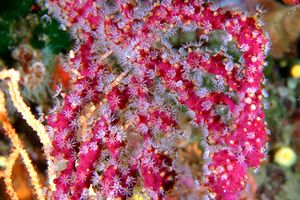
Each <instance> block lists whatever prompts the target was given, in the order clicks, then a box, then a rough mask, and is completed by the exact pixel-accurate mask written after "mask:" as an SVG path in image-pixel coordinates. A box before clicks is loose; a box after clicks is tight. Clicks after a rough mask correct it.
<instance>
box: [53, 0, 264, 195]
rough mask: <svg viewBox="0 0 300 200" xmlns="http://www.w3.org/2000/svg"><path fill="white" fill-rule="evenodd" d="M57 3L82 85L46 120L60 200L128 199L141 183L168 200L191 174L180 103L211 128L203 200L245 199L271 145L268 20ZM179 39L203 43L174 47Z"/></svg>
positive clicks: (128, 4)
mask: <svg viewBox="0 0 300 200" xmlns="http://www.w3.org/2000/svg"><path fill="white" fill-rule="evenodd" d="M48 3H49V5H48V7H49V8H50V10H51V12H52V13H53V15H54V16H55V17H56V18H57V19H59V20H60V22H61V23H62V27H63V28H70V29H71V32H72V34H73V37H74V39H75V40H76V45H75V47H74V50H72V51H71V52H70V59H69V62H68V63H67V64H66V66H65V68H66V69H67V70H68V71H69V72H70V73H71V74H72V75H73V80H74V81H73V83H72V89H71V91H70V92H69V93H68V94H66V95H65V96H63V102H62V104H61V105H57V106H56V107H55V108H54V109H53V111H52V113H51V114H50V115H49V117H48V124H49V127H48V130H49V132H50V135H51V140H52V145H53V148H52V156H53V157H54V159H53V161H54V163H55V168H56V172H57V177H56V179H55V184H56V191H55V192H54V197H55V199H63V198H71V199H79V198H80V197H82V198H84V197H86V196H88V195H91V191H93V192H94V193H96V194H97V195H98V196H102V197H104V198H108V199H116V198H119V199H126V198H127V197H131V196H132V192H133V188H134V187H135V186H136V185H137V184H138V185H141V186H143V188H144V189H145V190H146V191H147V192H148V194H149V196H150V197H151V198H153V199H164V197H165V195H166V193H167V192H169V191H171V190H172V189H173V187H174V186H176V187H180V186H179V185H176V182H177V180H178V177H179V176H181V175H183V174H182V170H181V167H180V164H179V163H178V161H177V159H176V148H175V147H176V141H177V140H179V139H182V138H184V137H185V134H184V133H183V131H182V130H181V129H180V126H179V124H178V120H177V114H178V113H179V112H180V110H181V108H182V107H184V108H186V110H187V112H188V113H189V114H190V115H191V117H192V124H193V125H195V126H197V127H200V128H201V130H202V131H201V133H199V134H202V135H203V141H202V145H203V148H204V154H203V160H204V161H205V164H204V166H203V179H202V180H200V181H201V185H202V186H206V187H207V188H209V190H208V191H207V195H206V196H205V197H204V198H206V199H210V198H212V199H214V198H216V199H226V200H230V199H236V198H237V197H238V195H239V192H240V191H241V190H243V189H244V188H245V186H246V180H247V175H246V172H247V169H248V168H249V167H252V168H257V167H259V165H260V163H261V162H262V160H263V158H264V157H265V152H264V149H265V144H266V142H267V129H266V125H265V121H264V113H263V110H262V109H263V108H262V104H261V100H262V98H263V95H264V94H265V93H264V91H263V89H262V82H263V81H264V77H263V73H262V70H263V65H264V59H265V54H266V52H267V50H268V47H269V46H268V45H269V44H268V40H267V38H266V36H265V34H264V33H263V31H262V30H261V28H260V23H261V21H260V20H259V19H258V16H248V15H247V14H246V13H243V12H240V11H228V10H224V9H222V8H219V7H218V6H216V5H215V4H212V3H210V2H205V1H201V0H195V1H194V0H188V1H183V0H174V1H171V0H163V1H155V2H154V1H130V0H115V1H102V0H99V1H92V0H75V1H67V0H64V1H59V0H50V1H49V2H48ZM179 33H181V34H183V35H184V34H187V33H194V35H195V37H194V38H193V39H192V40H190V41H188V42H187V43H184V44H179V45H175V44H174V43H172V38H173V37H174V36H175V35H178V34H179ZM214 36H217V38H218V40H219V41H221V44H220V45H219V46H217V47H214V46H213V44H212V38H213V37H214ZM199 159H200V158H199Z"/></svg>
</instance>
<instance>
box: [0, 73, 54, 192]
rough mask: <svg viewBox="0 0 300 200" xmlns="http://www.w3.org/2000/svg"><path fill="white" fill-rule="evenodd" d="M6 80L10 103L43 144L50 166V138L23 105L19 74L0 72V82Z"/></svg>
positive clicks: (51, 179) (51, 181)
mask: <svg viewBox="0 0 300 200" xmlns="http://www.w3.org/2000/svg"><path fill="white" fill-rule="evenodd" d="M6 78H9V79H10V81H9V82H8V86H9V94H10V96H11V99H12V102H13V104H14V106H15V107H16V109H17V110H18V112H19V113H20V114H21V115H22V117H23V118H24V119H25V121H26V122H27V124H28V125H29V126H30V127H31V128H32V129H33V130H34V131H36V133H37V135H38V137H39V139H40V141H41V143H42V144H43V147H44V149H45V156H46V159H47V163H48V166H50V165H51V163H52V162H51V159H50V158H51V157H50V153H49V152H50V148H51V142H50V138H49V136H48V134H47V131H46V129H45V127H44V126H43V125H42V124H41V123H40V121H38V120H37V119H36V118H35V117H34V116H33V114H32V113H31V111H30V108H29V107H28V106H27V105H26V104H25V103H24V101H23V98H22V96H21V94H20V90H19V85H18V82H19V80H20V74H19V72H18V71H16V70H13V69H10V70H3V71H1V72H0V80H1V79H2V80H4V79H6ZM52 169H53V167H49V168H48V177H49V186H50V189H51V190H52V191H53V189H54V184H53V179H54V172H52V171H53V170H52Z"/></svg>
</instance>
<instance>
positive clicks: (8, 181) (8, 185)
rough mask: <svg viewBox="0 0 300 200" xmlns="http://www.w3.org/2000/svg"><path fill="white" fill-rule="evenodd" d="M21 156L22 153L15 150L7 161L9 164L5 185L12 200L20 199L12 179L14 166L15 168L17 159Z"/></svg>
mask: <svg viewBox="0 0 300 200" xmlns="http://www.w3.org/2000/svg"><path fill="white" fill-rule="evenodd" d="M19 155H20V152H19V151H18V150H17V149H14V150H13V152H12V153H11V154H10V155H9V158H8V159H7V160H8V162H7V165H6V169H5V172H4V183H5V185H6V192H7V194H8V195H9V197H10V198H11V199H12V200H18V199H19V198H18V195H17V193H16V192H15V190H14V188H13V183H12V179H11V174H12V170H13V166H14V164H15V162H16V160H17V158H18V157H19Z"/></svg>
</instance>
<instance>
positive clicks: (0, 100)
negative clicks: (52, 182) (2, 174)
mask: <svg viewBox="0 0 300 200" xmlns="http://www.w3.org/2000/svg"><path fill="white" fill-rule="evenodd" d="M0 120H1V122H2V126H3V129H4V130H5V133H6V135H7V136H8V137H9V139H10V140H11V141H12V144H13V146H14V148H16V150H17V151H18V152H19V153H20V155H21V158H22V161H23V162H24V164H25V167H26V169H27V171H28V173H29V176H30V179H31V184H32V186H33V188H34V192H35V194H36V196H37V198H38V199H45V198H44V194H43V192H42V187H41V184H40V180H39V178H38V173H37V172H36V170H35V169H34V166H33V164H32V162H31V159H30V157H29V155H28V153H27V151H26V150H25V149H24V148H23V145H22V142H21V140H20V139H19V137H18V134H17V133H16V131H15V129H14V128H13V127H12V125H11V124H10V122H9V120H8V117H7V112H6V110H5V99H4V95H3V93H2V92H0ZM10 167H11V168H12V167H13V165H12V166H10ZM10 167H8V168H10ZM9 177H10V173H8V174H7V178H6V184H7V185H8V188H9V189H8V194H9V195H12V197H13V198H15V195H14V193H13V192H11V191H12V190H13V189H12V186H11V182H10V181H8V178H9Z"/></svg>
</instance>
